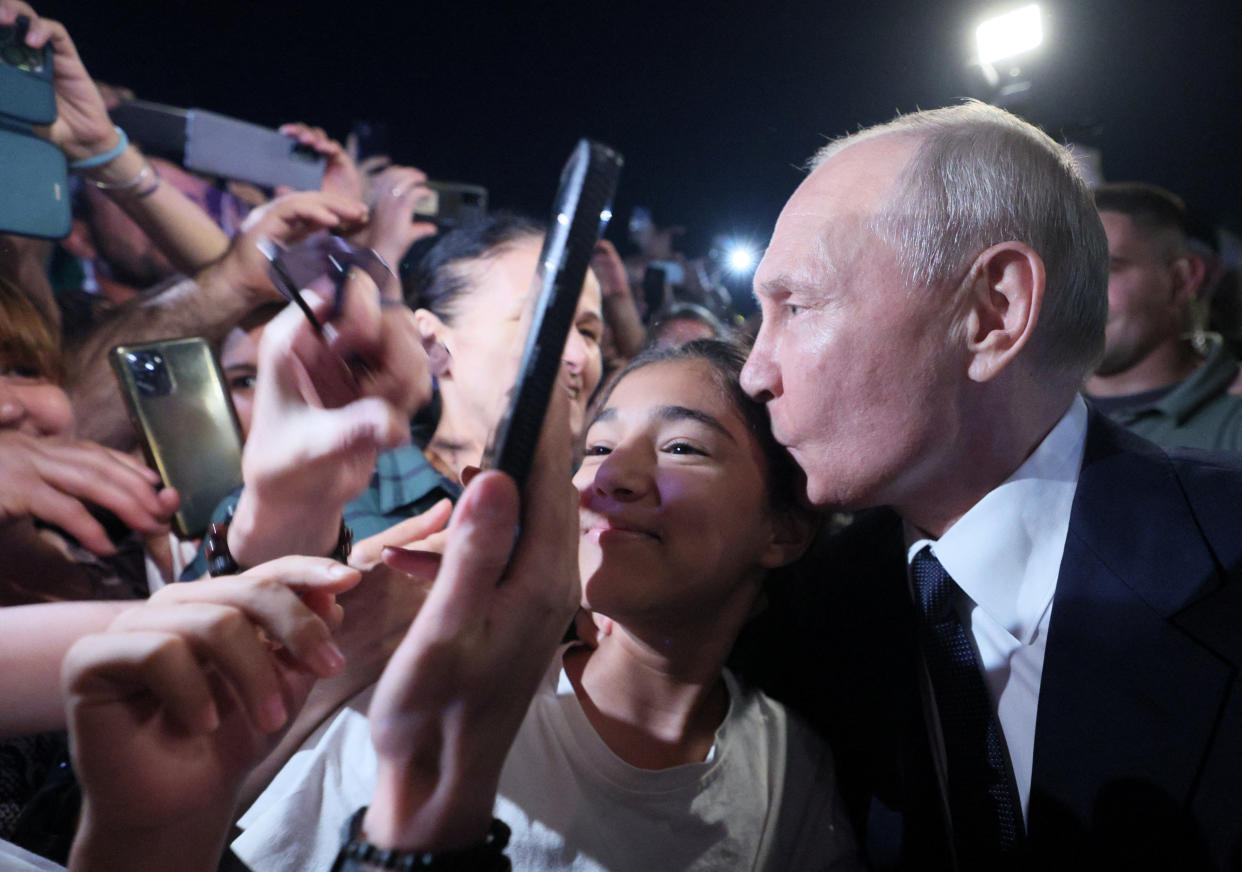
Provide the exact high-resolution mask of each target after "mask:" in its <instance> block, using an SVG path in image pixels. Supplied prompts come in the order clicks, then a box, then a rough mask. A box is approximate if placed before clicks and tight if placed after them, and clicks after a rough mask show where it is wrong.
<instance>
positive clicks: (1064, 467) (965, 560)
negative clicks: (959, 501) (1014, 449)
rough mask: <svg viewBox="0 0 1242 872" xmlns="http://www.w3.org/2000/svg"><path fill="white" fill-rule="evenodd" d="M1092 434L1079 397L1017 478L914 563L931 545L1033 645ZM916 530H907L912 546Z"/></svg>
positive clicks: (1000, 620) (958, 578) (970, 591)
mask: <svg viewBox="0 0 1242 872" xmlns="http://www.w3.org/2000/svg"><path fill="white" fill-rule="evenodd" d="M1086 436H1087V406H1086V403H1084V402H1083V399H1082V397H1080V396H1079V397H1075V398H1074V402H1073V403H1072V404H1071V405H1070V407H1069V410H1068V411H1066V413H1065V414H1064V415H1062V416H1061V420H1060V421H1058V422H1057V424H1056V426H1055V427H1053V428H1052V430H1051V432H1049V433H1048V435H1047V436H1045V437H1044V440H1043V441H1042V442H1040V443H1039V446H1038V447H1037V448H1036V449H1035V451H1034V452H1033V453H1032V454H1031V456H1030V457H1028V458H1027V459H1026V461H1025V462H1024V463H1023V464H1022V465H1021V466H1019V467H1018V469H1017V470H1016V471H1015V472H1014V473H1013V475H1011V476H1009V478H1007V479H1005V481H1004V482H1002V483H1001V484H1000V486H998V487H996V488H995V489H993V490H992V491H990V492H989V493H988V494H987V495H986V496H984V498H983V499H981V500H980V501H979V502H977V503H976V504H975V505H974V506H973V507H972V508H971V509H970V511H968V512H967V513H966V514H964V515H963V516H962V517H961V518H960V519H959V520H958V521H957V523H956V524H954V525H953V526H952V527H950V528H949V530H948V531H947V532H946V533H945V534H944V535H943V536H941V537H940V539H939V540H936V541H932V540H929V539H926V538H920V539H918V541H916V542H914V543H913V544H912V545H911V546H910V548H909V550H908V552H907V560H908V561H909V560H913V559H914V555H916V554H917V553H918V552H919V551H921V550H922V549H923V548H924V546H926V545H928V544H931V546H932V553H933V554H935V555H936V558H937V559H938V560H939V561H940V564H941V565H942V566H943V567H944V568H945V570H946V571H947V572H948V573H949V575H950V576H952V578H953V580H954V581H955V582H956V583H957V585H958V587H960V588H961V589H962V590H963V591H964V592H965V593H966V595H967V596H968V597H970V598H971V599H972V600H973V601H974V603H975V604H976V605H977V606H978V607H979V608H981V609H983V610H984V611H985V612H986V613H987V614H988V616H989V617H990V618H992V620H993V621H995V622H996V623H997V624H998V625H999V626H1001V627H1004V628H1005V630H1006V631H1008V632H1009V633H1010V634H1011V635H1012V636H1014V638H1016V639H1017V640H1018V641H1020V642H1021V643H1023V644H1026V645H1029V644H1030V643H1031V642H1032V641H1033V639H1034V635H1035V631H1036V629H1037V628H1038V626H1039V622H1040V619H1041V618H1042V617H1043V615H1044V612H1046V611H1047V610H1048V607H1049V606H1050V605H1051V604H1052V595H1053V593H1054V591H1055V590H1056V584H1057V575H1058V573H1059V572H1060V569H1061V555H1062V552H1063V551H1064V550H1065V537H1066V535H1067V534H1068V532H1069V517H1070V509H1071V507H1072V506H1073V502H1074V491H1075V489H1076V488H1077V486H1078V473H1079V470H1080V469H1081V467H1082V455H1083V446H1084V445H1085V443H1086ZM911 530H912V528H910V527H909V526H908V525H907V527H906V531H907V535H906V541H907V542H909V541H910V540H911V539H912V538H914V536H911V535H910V533H911ZM917 535H918V534H917V533H916V534H915V536H917Z"/></svg>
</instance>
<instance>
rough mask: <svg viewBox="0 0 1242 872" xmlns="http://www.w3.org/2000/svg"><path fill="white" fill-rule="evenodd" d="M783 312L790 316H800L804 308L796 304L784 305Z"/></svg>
mask: <svg viewBox="0 0 1242 872" xmlns="http://www.w3.org/2000/svg"><path fill="white" fill-rule="evenodd" d="M785 311H786V312H788V313H789V314H790V315H800V314H801V313H802V312H803V311H804V307H802V306H799V305H798V304H796V303H786V304H785Z"/></svg>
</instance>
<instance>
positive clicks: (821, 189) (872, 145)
mask: <svg viewBox="0 0 1242 872" xmlns="http://www.w3.org/2000/svg"><path fill="white" fill-rule="evenodd" d="M913 149H914V144H913V142H912V141H911V140H910V139H909V138H908V137H898V136H881V137H876V138H875V139H868V140H863V141H861V142H858V143H855V144H854V145H850V146H847V147H846V148H844V149H842V150H841V151H840V152H837V153H836V154H835V155H833V156H832V157H830V158H828V160H826V161H824V163H822V164H821V165H820V166H818V167H817V168H816V169H815V171H814V172H812V173H811V174H810V175H809V176H808V177H807V178H806V179H805V180H804V181H803V182H802V184H801V185H799V186H798V189H797V190H796V191H794V193H793V196H792V197H790V198H789V202H788V203H786V204H785V208H784V209H782V210H781V214H780V217H779V218H778V219H777V222H776V229H775V230H774V231H773V234H772V241H771V243H770V245H769V246H768V250H767V253H766V255H765V256H764V259H763V263H762V264H760V267H759V270H758V271H757V272H756V275H755V291H756V293H757V294H760V295H762V294H763V293H765V292H768V293H770V292H772V290H774V288H773V286H781V285H787V284H791V285H801V284H814V283H817V282H819V281H822V280H823V279H824V278H826V276H827V275H828V274H831V273H833V272H837V271H839V270H842V269H844V268H846V266H847V265H848V264H849V263H851V262H852V261H853V260H854V258H855V257H857V256H858V255H859V254H860V253H862V252H863V251H864V250H865V249H866V248H868V246H869V245H870V244H871V243H873V242H874V241H875V237H874V234H873V232H872V231H871V229H870V228H871V226H872V224H873V218H874V217H875V215H876V213H877V212H879V211H880V210H881V209H883V208H884V207H885V205H886V204H887V202H888V199H889V196H890V194H891V192H892V190H893V186H894V184H895V183H896V180H897V177H898V175H899V174H900V172H901V170H902V168H903V167H904V166H905V165H906V163H907V161H908V160H909V158H910V155H911V154H912V153H913Z"/></svg>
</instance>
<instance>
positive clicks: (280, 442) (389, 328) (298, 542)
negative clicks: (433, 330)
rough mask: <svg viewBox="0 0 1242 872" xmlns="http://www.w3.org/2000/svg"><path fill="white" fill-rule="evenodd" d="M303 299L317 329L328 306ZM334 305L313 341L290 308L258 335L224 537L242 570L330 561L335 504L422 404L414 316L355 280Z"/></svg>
mask: <svg viewBox="0 0 1242 872" xmlns="http://www.w3.org/2000/svg"><path fill="white" fill-rule="evenodd" d="M307 299H308V301H310V302H311V305H312V308H313V309H314V310H315V311H316V313H317V315H318V316H319V317H320V319H321V320H325V321H326V320H327V318H328V315H329V306H328V304H327V302H326V301H323V300H320V299H319V298H318V297H317V296H315V295H314V294H308V295H307ZM343 300H344V303H343V307H342V310H341V312H340V314H339V315H338V316H337V317H335V318H334V319H332V320H331V321H329V322H328V327H327V328H326V329H325V331H324V333H323V335H319V334H316V333H315V331H314V330H313V329H312V328H311V327H310V325H309V323H308V322H307V320H306V319H305V318H304V317H303V316H302V314H301V312H299V311H298V310H297V309H296V308H295V307H293V306H290V307H288V309H287V310H286V311H284V312H282V313H281V314H280V315H278V316H277V317H276V318H274V319H273V320H272V321H271V323H270V324H268V326H267V329H266V330H265V331H264V334H263V340H262V342H261V343H260V346H259V374H258V383H257V385H256V387H255V399H254V412H253V418H252V424H251V430H250V437H249V439H248V440H247V442H246V451H245V454H244V455H243V459H242V476H243V479H244V481H245V483H246V489H245V491H243V494H242V498H241V501H240V502H239V503H238V506H237V511H236V513H235V515H234V520H233V526H232V527H231V528H230V530H229V545H230V549H231V551H232V553H233V555H234V557H235V558H236V559H237V560H238V561H239V563H240V564H241V565H243V566H247V565H255V564H257V563H260V562H262V561H263V560H268V559H271V558H272V557H276V556H280V555H281V554H327V553H329V552H330V551H331V550H332V544H333V543H334V542H335V541H336V536H337V530H338V526H339V523H340V518H341V511H342V509H343V508H344V506H345V503H347V502H348V501H349V500H351V499H353V498H354V497H355V496H357V495H358V493H360V492H361V491H362V490H363V489H364V488H365V487H366V485H367V482H368V481H369V479H370V476H371V473H372V471H373V469H374V466H375V458H376V456H377V455H378V453H379V452H381V451H384V450H387V449H389V448H393V447H395V446H396V445H398V444H401V443H402V442H404V441H405V440H407V439H408V438H409V419H410V416H411V415H412V414H413V412H414V410H415V409H417V408H418V407H419V406H421V405H422V404H423V403H425V402H426V401H427V399H428V397H429V396H430V394H431V376H430V370H429V367H428V364H427V356H426V353H425V352H424V351H423V349H422V344H421V342H420V341H419V338H418V330H417V326H416V325H415V323H414V316H413V313H412V312H410V311H409V310H408V309H407V308H405V307H404V306H392V307H387V308H382V309H381V301H380V297H379V293H378V291H377V289H376V287H375V284H374V283H373V282H372V281H371V279H370V278H369V277H367V276H366V274H365V273H363V272H361V271H360V270H355V271H354V272H353V273H352V274H351V275H350V277H349V279H348V280H347V282H346V284H345V292H344V296H343ZM347 362H348V364H347Z"/></svg>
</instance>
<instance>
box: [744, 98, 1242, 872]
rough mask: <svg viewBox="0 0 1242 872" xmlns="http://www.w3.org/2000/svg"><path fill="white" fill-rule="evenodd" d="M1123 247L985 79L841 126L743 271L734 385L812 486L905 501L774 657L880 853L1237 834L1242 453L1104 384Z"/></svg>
mask: <svg viewBox="0 0 1242 872" xmlns="http://www.w3.org/2000/svg"><path fill="white" fill-rule="evenodd" d="M1107 258H1108V249H1107V241H1106V239H1105V235H1104V232H1103V228H1102V227H1101V224H1100V221H1099V218H1098V217H1097V215H1096V212H1095V209H1094V206H1093V204H1092V201H1091V198H1090V195H1089V194H1088V192H1087V190H1086V188H1085V187H1084V186H1083V184H1082V182H1081V181H1080V180H1079V178H1078V177H1077V175H1076V174H1075V172H1074V170H1073V168H1072V165H1071V163H1070V161H1069V159H1068V156H1067V155H1066V153H1065V152H1064V150H1063V149H1062V148H1060V147H1059V146H1058V145H1056V144H1055V143H1054V142H1053V141H1052V140H1050V139H1049V138H1047V137H1046V136H1044V135H1043V134H1042V133H1040V132H1039V131H1037V130H1035V129H1034V128H1033V127H1030V126H1029V125H1027V124H1025V123H1023V122H1021V121H1019V120H1018V119H1016V118H1014V117H1012V116H1010V115H1007V114H1006V113H1004V112H1002V111H1000V110H997V109H993V108H991V107H987V106H983V105H979V104H972V105H966V106H961V107H955V108H949V109H942V110H935V111H931V112H921V113H916V114H914V115H910V116H905V117H902V118H899V119H897V120H896V121H894V122H891V123H890V124H887V125H883V126H881V127H878V128H872V129H869V130H865V131H862V132H861V133H859V134H855V135H854V136H851V137H849V138H847V139H845V140H841V141H838V142H835V143H833V144H831V145H829V146H828V147H827V148H825V149H824V150H823V151H822V152H821V153H820V154H819V155H818V156H817V158H816V160H815V163H814V169H813V171H812V172H811V174H810V175H809V177H808V178H807V179H806V180H805V181H804V182H803V184H802V185H801V186H800V187H799V188H798V190H797V191H796V192H795V193H794V195H793V196H792V197H791V198H790V200H789V202H788V204H787V205H786V206H785V209H784V211H783V212H782V214H781V217H780V219H779V221H778V223H777V226H776V230H775V233H774V235H773V238H772V242H771V245H770V247H769V249H768V252H767V255H766V257H765V258H764V261H763V264H762V265H761V267H760V269H759V271H758V273H757V275H756V278H755V288H756V293H757V295H758V297H759V300H760V303H761V305H762V308H763V327H762V329H761V330H760V333H759V336H758V338H757V340H756V343H755V347H754V351H753V352H752V354H751V358H750V361H749V363H748V364H747V368H746V371H745V373H744V375H743V384H744V386H745V387H746V388H747V390H748V391H750V393H751V394H752V395H754V396H756V397H762V398H764V399H766V400H767V401H768V408H769V410H770V412H771V417H772V424H773V429H774V431H775V433H776V435H777V437H778V438H779V439H780V440H781V442H782V443H783V444H785V445H786V446H787V447H788V449H789V450H790V452H791V453H792V454H793V456H794V458H795V459H796V460H797V461H798V463H799V464H800V465H801V466H802V467H803V469H804V470H805V471H806V474H807V490H808V495H809V497H810V499H811V500H812V501H813V502H815V503H816V504H819V505H823V506H832V507H838V508H845V509H850V510H861V509H868V508H872V507H881V506H886V507H891V509H885V510H882V511H880V512H878V513H873V514H872V515H871V516H870V517H866V518H863V519H861V520H860V522H859V523H858V524H856V525H855V527H854V528H853V529H852V530H850V531H849V532H848V533H847V534H846V536H845V537H843V539H841V540H840V541H838V542H836V543H834V544H833V546H832V547H831V549H830V551H829V553H828V554H827V555H826V558H825V559H826V561H827V562H826V564H825V568H826V571H827V572H828V573H829V575H830V576H831V577H830V578H829V579H828V580H827V581H825V582H823V583H821V584H819V585H817V586H808V587H807V588H806V589H804V590H787V591H783V592H776V594H775V595H774V604H773V608H772V610H771V614H770V615H769V616H768V619H767V631H768V636H767V638H766V639H765V640H764V645H763V648H764V653H763V655H762V657H761V658H760V662H759V664H758V671H759V673H760V674H761V675H763V674H764V673H765V672H766V675H765V676H764V677H765V683H766V684H767V685H768V687H769V688H771V689H772V690H773V691H775V692H776V693H777V694H778V695H782V696H784V697H785V698H786V699H788V700H789V701H791V702H793V703H794V704H795V705H799V704H800V705H801V707H802V708H803V709H804V711H806V712H807V713H808V714H809V715H810V716H812V718H813V719H815V720H816V721H817V722H819V723H820V724H821V725H822V726H823V727H824V729H825V730H826V731H827V732H828V733H829V735H830V736H831V737H832V739H833V741H834V748H835V752H836V754H837V758H838V761H839V765H840V769H841V775H842V782H843V789H844V790H845V792H846V794H847V796H846V798H847V801H848V802H849V803H850V804H851V805H852V807H853V809H854V811H855V816H856V821H857V824H858V826H859V829H860V834H859V835H860V839H861V840H862V841H863V842H864V843H865V844H866V845H867V846H868V849H869V852H870V859H871V860H872V862H873V863H874V864H875V865H876V866H877V867H879V868H912V869H913V868H917V869H929V868H931V869H935V868H957V869H1004V868H1016V867H1022V866H1025V865H1027V864H1033V865H1038V866H1039V867H1041V868H1071V867H1075V868H1076V867H1079V866H1087V867H1091V868H1120V867H1122V866H1124V867H1125V868H1178V869H1183V868H1224V867H1230V866H1231V864H1237V863H1239V862H1242V859H1240V858H1242V847H1240V846H1242V687H1239V681H1238V665H1239V661H1240V660H1242V536H1239V535H1238V531H1239V524H1238V522H1239V519H1240V518H1242V468H1240V467H1239V466H1238V465H1236V463H1235V462H1234V461H1226V460H1223V459H1218V458H1208V457H1199V458H1197V459H1189V458H1184V457H1171V456H1169V455H1166V454H1165V453H1163V452H1162V451H1161V450H1159V449H1157V448H1155V447H1154V446H1151V445H1150V444H1148V443H1145V442H1143V441H1141V440H1138V439H1136V438H1134V437H1131V436H1128V435H1127V434H1125V433H1123V432H1121V431H1119V430H1118V429H1117V428H1115V427H1113V426H1112V425H1111V424H1109V423H1108V422H1106V421H1105V420H1103V419H1102V418H1100V417H1099V416H1097V415H1095V414H1093V413H1090V412H1089V411H1088V409H1087V407H1086V406H1085V404H1084V403H1083V400H1082V399H1081V398H1080V397H1079V393H1078V392H1079V387H1080V385H1081V383H1082V380H1083V378H1084V376H1085V375H1086V374H1087V373H1088V372H1089V371H1090V370H1091V368H1092V366H1093V364H1094V362H1095V361H1096V360H1097V359H1098V356H1099V354H1100V352H1101V350H1102V347H1103V338H1104V321H1105V317H1106V312H1107V298H1106V286H1107ZM760 635H761V636H762V634H760ZM765 662H766V664H767V665H769V666H772V667H774V668H770V669H766V670H765V669H764V665H765ZM795 670H800V674H799V673H798V672H795Z"/></svg>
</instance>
